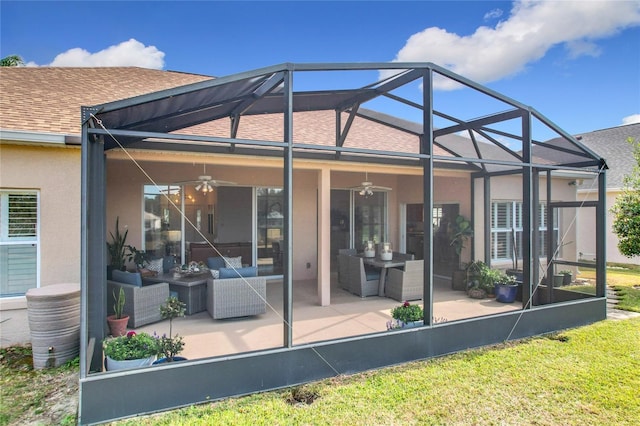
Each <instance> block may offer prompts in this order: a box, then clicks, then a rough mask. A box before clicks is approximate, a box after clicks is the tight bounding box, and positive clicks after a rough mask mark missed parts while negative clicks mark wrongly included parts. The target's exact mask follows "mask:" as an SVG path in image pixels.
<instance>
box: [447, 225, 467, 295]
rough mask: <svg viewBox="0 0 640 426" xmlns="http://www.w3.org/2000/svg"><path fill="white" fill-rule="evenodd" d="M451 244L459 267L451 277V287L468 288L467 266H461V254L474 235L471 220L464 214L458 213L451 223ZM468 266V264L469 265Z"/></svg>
mask: <svg viewBox="0 0 640 426" xmlns="http://www.w3.org/2000/svg"><path fill="white" fill-rule="evenodd" d="M449 235H450V240H449V245H450V246H451V247H453V249H454V251H455V253H456V256H457V259H458V260H457V263H458V269H457V270H454V271H453V273H452V277H451V287H452V289H453V290H463V291H464V290H466V286H465V280H466V277H467V271H466V269H467V268H466V267H462V266H460V254H461V253H462V250H463V249H464V244H465V242H466V241H467V240H468V239H470V238H471V237H473V229H471V222H469V221H468V220H467V219H466V218H465V217H464V216H462V215H458V216H457V217H456V219H455V221H453V223H451V224H450V225H449ZM467 267H468V265H467Z"/></svg>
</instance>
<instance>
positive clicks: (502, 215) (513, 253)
mask: <svg viewBox="0 0 640 426" xmlns="http://www.w3.org/2000/svg"><path fill="white" fill-rule="evenodd" d="M553 222H554V223H553V232H554V233H555V234H556V240H557V238H558V211H557V210H555V212H554V218H553ZM538 223H539V228H538V235H539V237H540V249H539V252H538V256H540V257H544V256H546V255H547V243H546V238H545V233H546V232H547V206H546V204H540V205H539V206H538ZM515 259H518V260H521V259H522V202H520V201H499V202H493V203H491V260H498V261H500V260H511V261H514V260H515Z"/></svg>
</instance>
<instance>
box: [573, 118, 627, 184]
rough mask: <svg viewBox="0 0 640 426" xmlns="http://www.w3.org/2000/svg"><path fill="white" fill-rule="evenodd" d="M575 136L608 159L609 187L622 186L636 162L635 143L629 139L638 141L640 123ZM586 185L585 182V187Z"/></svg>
mask: <svg viewBox="0 0 640 426" xmlns="http://www.w3.org/2000/svg"><path fill="white" fill-rule="evenodd" d="M575 137H576V139H578V140H579V141H580V142H581V143H582V144H583V145H585V146H587V147H588V148H589V149H591V150H592V151H594V152H595V153H597V154H598V155H600V156H601V157H602V158H604V159H605V160H606V162H607V166H608V167H609V169H608V170H607V188H622V186H623V180H624V176H625V175H628V174H629V173H630V172H631V171H632V170H633V166H634V165H635V164H636V160H635V158H634V157H633V145H631V144H630V143H629V142H627V140H628V139H629V138H630V137H631V138H633V139H634V140H636V141H638V140H640V123H636V124H628V125H625V126H618V127H611V128H609V129H602V130H595V131H593V132H588V133H580V134H577V135H575ZM586 185H587V184H583V187H584V186H586Z"/></svg>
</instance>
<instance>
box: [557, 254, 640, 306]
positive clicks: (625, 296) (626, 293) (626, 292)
mask: <svg viewBox="0 0 640 426" xmlns="http://www.w3.org/2000/svg"><path fill="white" fill-rule="evenodd" d="M595 277H596V271H595V269H591V268H580V274H579V275H578V277H577V278H580V279H586V280H589V281H590V283H591V285H582V286H571V287H563V289H567V290H573V291H580V292H582V293H589V294H595ZM607 285H608V286H609V287H610V288H612V289H613V290H615V292H616V294H617V295H618V297H619V298H620V299H619V301H618V305H617V308H618V309H622V310H625V311H633V312H640V266H637V265H621V264H615V265H608V266H607Z"/></svg>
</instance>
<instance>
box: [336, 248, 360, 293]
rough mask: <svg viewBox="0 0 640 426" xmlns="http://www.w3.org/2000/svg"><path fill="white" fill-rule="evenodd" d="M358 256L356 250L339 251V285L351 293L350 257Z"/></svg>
mask: <svg viewBox="0 0 640 426" xmlns="http://www.w3.org/2000/svg"><path fill="white" fill-rule="evenodd" d="M356 254H357V252H356V249H339V250H338V283H340V287H342V288H343V289H345V290H347V291H349V290H350V288H349V257H350V256H355V255H356Z"/></svg>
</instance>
